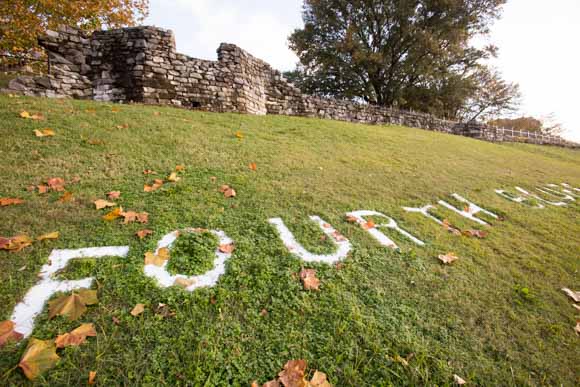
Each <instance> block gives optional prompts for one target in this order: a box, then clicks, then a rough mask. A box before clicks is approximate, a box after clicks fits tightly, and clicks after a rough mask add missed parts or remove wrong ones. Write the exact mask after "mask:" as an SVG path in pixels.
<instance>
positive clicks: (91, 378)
mask: <svg viewBox="0 0 580 387" xmlns="http://www.w3.org/2000/svg"><path fill="white" fill-rule="evenodd" d="M96 377H97V371H90V372H89V381H88V382H87V383H88V385H89V386H92V385H93V384H95V378H96Z"/></svg>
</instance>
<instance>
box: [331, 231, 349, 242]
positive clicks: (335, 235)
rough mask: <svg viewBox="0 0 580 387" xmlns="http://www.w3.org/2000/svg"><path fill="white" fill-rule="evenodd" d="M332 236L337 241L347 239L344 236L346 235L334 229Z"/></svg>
mask: <svg viewBox="0 0 580 387" xmlns="http://www.w3.org/2000/svg"><path fill="white" fill-rule="evenodd" d="M332 237H333V238H334V240H335V241H337V242H344V241H345V240H346V238H345V237H344V235H342V234H341V233H339V232H338V231H336V230H335V231H333V233H332Z"/></svg>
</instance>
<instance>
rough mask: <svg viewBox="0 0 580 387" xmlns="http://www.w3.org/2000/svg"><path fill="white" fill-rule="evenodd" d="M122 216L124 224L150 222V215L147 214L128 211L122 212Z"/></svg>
mask: <svg viewBox="0 0 580 387" xmlns="http://www.w3.org/2000/svg"><path fill="white" fill-rule="evenodd" d="M121 216H122V217H123V218H125V220H124V222H123V224H128V223H131V222H139V223H148V222H149V214H148V213H147V212H135V211H127V212H122V213H121Z"/></svg>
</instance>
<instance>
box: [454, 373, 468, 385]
mask: <svg viewBox="0 0 580 387" xmlns="http://www.w3.org/2000/svg"><path fill="white" fill-rule="evenodd" d="M453 381H454V382H455V384H457V385H460V386H462V385H464V384H465V383H467V382H466V381H465V380H463V378H462V377H461V376H459V375H453Z"/></svg>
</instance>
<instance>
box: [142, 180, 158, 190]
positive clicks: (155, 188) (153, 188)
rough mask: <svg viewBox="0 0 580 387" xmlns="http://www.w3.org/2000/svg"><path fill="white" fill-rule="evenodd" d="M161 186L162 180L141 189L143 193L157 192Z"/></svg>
mask: <svg viewBox="0 0 580 387" xmlns="http://www.w3.org/2000/svg"><path fill="white" fill-rule="evenodd" d="M162 185H163V180H161V179H155V181H154V183H153V185H145V186H144V187H143V191H144V192H153V191H157V190H158V189H159V188H161V186H162Z"/></svg>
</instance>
